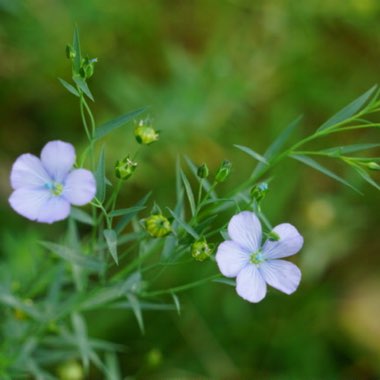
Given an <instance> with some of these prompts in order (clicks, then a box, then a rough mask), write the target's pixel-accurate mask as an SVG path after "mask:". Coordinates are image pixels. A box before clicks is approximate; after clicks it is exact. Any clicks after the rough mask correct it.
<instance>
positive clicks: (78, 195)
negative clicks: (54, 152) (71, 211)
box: [62, 169, 96, 206]
mask: <svg viewBox="0 0 380 380" xmlns="http://www.w3.org/2000/svg"><path fill="white" fill-rule="evenodd" d="M95 194H96V181H95V177H94V175H93V174H92V173H91V172H90V171H89V170H86V169H76V170H73V171H72V172H71V173H70V174H69V175H68V176H67V178H66V180H65V183H64V188H63V193H62V196H63V197H64V198H65V199H67V200H68V201H69V202H70V203H71V204H73V205H75V206H83V205H85V204H86V203H89V202H91V200H92V199H93V198H94V196H95Z"/></svg>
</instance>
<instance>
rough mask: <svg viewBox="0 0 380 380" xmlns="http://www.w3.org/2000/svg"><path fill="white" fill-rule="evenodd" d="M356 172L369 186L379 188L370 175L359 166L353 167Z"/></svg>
mask: <svg viewBox="0 0 380 380" xmlns="http://www.w3.org/2000/svg"><path fill="white" fill-rule="evenodd" d="M355 169H356V171H357V173H358V174H359V175H360V176H361V177H362V178H363V179H364V180H365V181H366V182H368V183H369V184H370V185H371V186H373V187H374V188H376V189H377V190H380V185H379V184H378V183H377V182H375V181H374V180H373V179H372V178H371V176H370V175H369V174H368V173H367V172H366V171H365V170H364V169H363V168H361V167H355Z"/></svg>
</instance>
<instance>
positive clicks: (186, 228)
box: [167, 207, 199, 239]
mask: <svg viewBox="0 0 380 380" xmlns="http://www.w3.org/2000/svg"><path fill="white" fill-rule="evenodd" d="M167 209H168V211H169V212H170V214H171V215H172V216H173V218H174V219H175V221H176V222H178V224H179V225H180V226H182V227H183V229H184V230H185V231H186V232H187V233H188V234H190V235H191V236H192V237H193V238H194V239H199V235H198V234H197V233H196V232H195V231H194V229H193V228H192V227H191V226H189V225H188V224H187V223H186V222H184V221H183V220H182V219H181V218H180V217H179V216H178V215H176V213H175V212H174V211H172V210H171V209H170V208H169V207H167Z"/></svg>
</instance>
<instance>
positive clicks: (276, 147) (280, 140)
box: [251, 116, 302, 177]
mask: <svg viewBox="0 0 380 380" xmlns="http://www.w3.org/2000/svg"><path fill="white" fill-rule="evenodd" d="M301 120H302V116H298V117H297V118H296V119H295V120H293V121H292V122H291V123H290V124H289V125H288V126H287V127H286V128H285V129H284V130H283V131H282V132H281V133H280V134H279V136H278V137H277V138H276V139H275V140H274V141H273V143H272V144H271V145H270V146H269V147H268V149H267V150H266V151H265V153H264V158H265V159H266V160H267V162H268V161H270V160H271V158H272V157H274V156H275V155H276V154H277V153H279V152H280V151H281V149H282V148H283V146H284V145H285V143H286V142H287V141H288V140H289V138H290V136H291V135H292V134H293V132H294V131H295V130H296V128H297V127H298V126H299V125H300V122H301ZM264 167H265V164H264V163H262V162H260V163H259V164H258V165H257V166H256V168H255V170H254V171H253V173H252V175H251V176H252V177H255V176H256V175H257V174H258V173H260V172H261V170H262V169H263V168H264Z"/></svg>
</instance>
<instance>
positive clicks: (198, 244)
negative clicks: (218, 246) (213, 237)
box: [191, 238, 214, 261]
mask: <svg viewBox="0 0 380 380" xmlns="http://www.w3.org/2000/svg"><path fill="white" fill-rule="evenodd" d="M213 251H214V244H208V243H207V241H206V239H205V238H201V239H199V240H197V241H195V242H194V243H193V244H192V246H191V256H193V257H194V259H195V260H197V261H204V260H206V259H208V258H209V257H210V256H211V255H212V253H213Z"/></svg>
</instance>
